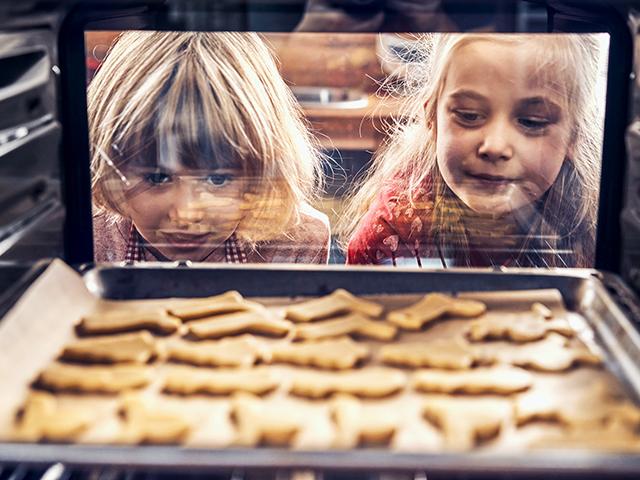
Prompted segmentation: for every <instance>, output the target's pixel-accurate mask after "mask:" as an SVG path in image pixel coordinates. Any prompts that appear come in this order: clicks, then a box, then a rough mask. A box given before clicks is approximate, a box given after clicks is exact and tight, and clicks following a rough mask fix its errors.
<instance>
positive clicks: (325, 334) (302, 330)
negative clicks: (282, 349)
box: [294, 313, 398, 341]
mask: <svg viewBox="0 0 640 480" xmlns="http://www.w3.org/2000/svg"><path fill="white" fill-rule="evenodd" d="M397 332H398V328H397V327H396V326H395V325H391V324H389V323H386V322H381V321H379V320H371V319H370V318H367V317H366V316H364V315H362V314H360V313H349V314H347V315H344V316H341V317H338V318H332V319H331V320H320V321H317V322H314V323H311V324H308V325H297V326H296V327H295V329H294V338H296V339H302V340H322V339H325V338H332V337H341V336H343V335H351V336H354V337H363V338H370V339H372V340H380V341H389V340H392V339H393V338H394V337H395V336H396V333H397Z"/></svg>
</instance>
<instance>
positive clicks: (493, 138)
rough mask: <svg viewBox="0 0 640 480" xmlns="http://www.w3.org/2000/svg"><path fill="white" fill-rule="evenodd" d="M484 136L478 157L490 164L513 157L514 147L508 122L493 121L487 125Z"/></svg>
mask: <svg viewBox="0 0 640 480" xmlns="http://www.w3.org/2000/svg"><path fill="white" fill-rule="evenodd" d="M483 133H484V136H483V138H482V142H481V143H480V146H479V147H478V156H479V157H480V158H481V159H482V160H485V161H488V162H498V161H500V160H509V159H510V158H511V157H513V146H512V142H511V140H510V137H509V126H508V125H507V122H503V121H498V120H496V121H493V122H491V123H489V124H488V125H485V128H484V129H483Z"/></svg>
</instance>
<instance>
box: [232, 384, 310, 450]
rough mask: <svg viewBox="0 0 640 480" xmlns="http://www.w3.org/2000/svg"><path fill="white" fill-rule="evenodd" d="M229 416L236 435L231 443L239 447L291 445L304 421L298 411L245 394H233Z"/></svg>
mask: <svg viewBox="0 0 640 480" xmlns="http://www.w3.org/2000/svg"><path fill="white" fill-rule="evenodd" d="M231 415H232V418H233V420H234V421H235V424H236V432H237V433H236V439H235V441H234V444H235V445H237V446H242V447H255V446H257V445H260V444H267V445H272V446H280V447H291V446H294V445H295V443H296V437H297V436H298V435H299V434H300V433H301V432H302V430H303V429H304V428H305V425H306V423H307V420H308V419H307V418H305V415H304V413H303V412H301V411H300V409H296V408H291V406H290V405H286V404H283V403H281V402H269V403H267V402H265V401H263V400H261V399H260V398H258V397H256V396H254V395H250V394H246V393H244V394H236V395H234V397H233V399H232V402H231Z"/></svg>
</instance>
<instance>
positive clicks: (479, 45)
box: [86, 31, 608, 267]
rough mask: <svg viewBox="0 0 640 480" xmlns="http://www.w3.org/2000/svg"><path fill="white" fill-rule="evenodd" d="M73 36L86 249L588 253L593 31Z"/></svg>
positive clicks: (351, 256)
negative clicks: (81, 39) (83, 86)
mask: <svg viewBox="0 0 640 480" xmlns="http://www.w3.org/2000/svg"><path fill="white" fill-rule="evenodd" d="M86 41H87V51H88V52H90V56H89V58H88V59H87V66H88V77H89V78H90V79H91V80H90V84H89V87H88V99H89V123H90V135H91V148H92V174H93V185H92V187H93V203H94V238H95V242H94V243H95V247H96V248H95V250H96V260H98V261H120V260H147V261H157V260H162V261H163V260H193V261H207V262H301V263H326V262H327V261H329V262H334V263H344V262H345V261H346V262H347V263H349V264H374V265H402V266H418V267H434V266H435V267H449V266H500V265H505V266H522V267H567V266H568V267H589V266H593V263H594V249H595V231H596V219H597V211H598V205H597V201H598V194H599V182H600V165H601V146H602V137H603V134H602V129H603V123H604V122H603V112H604V99H605V87H606V84H605V79H606V64H607V48H608V36H607V35H606V34H407V33H404V34H402V33H399V34H396V33H384V34H372V33H349V34H346V33H342V34H341V33H301V32H296V33H265V34H261V35H258V34H255V33H248V32H245V33H228V32H216V33H196V32H182V33H180V32H139V31H131V32H126V33H120V32H87V34H86ZM109 45H111V47H110V48H106V47H105V46H109ZM96 52H100V55H99V58H98V56H97V54H96ZM274 60H275V61H274ZM329 225H331V228H329Z"/></svg>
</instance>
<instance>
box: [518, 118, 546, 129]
mask: <svg viewBox="0 0 640 480" xmlns="http://www.w3.org/2000/svg"><path fill="white" fill-rule="evenodd" d="M518 123H519V124H520V125H521V126H522V127H524V128H525V130H531V131H534V132H540V131H542V130H544V129H545V127H546V126H547V125H549V124H550V123H551V122H550V121H549V120H547V119H545V118H541V117H521V118H519V119H518Z"/></svg>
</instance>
